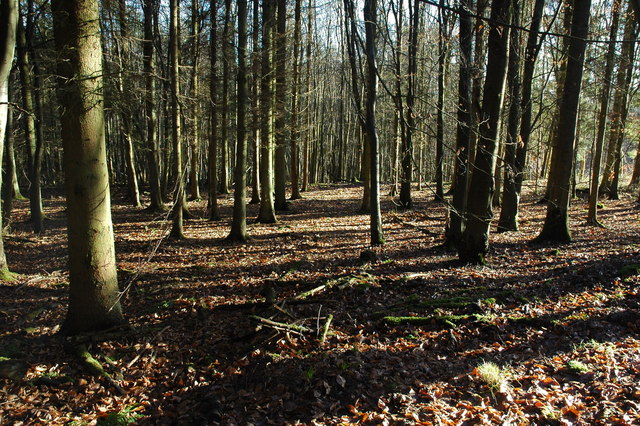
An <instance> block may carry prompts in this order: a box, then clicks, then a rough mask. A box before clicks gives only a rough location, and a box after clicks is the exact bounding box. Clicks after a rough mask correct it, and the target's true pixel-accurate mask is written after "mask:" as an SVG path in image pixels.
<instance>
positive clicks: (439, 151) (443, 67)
mask: <svg viewBox="0 0 640 426" xmlns="http://www.w3.org/2000/svg"><path fill="white" fill-rule="evenodd" d="M444 6H445V0H440V3H439V7H438V101H437V105H436V109H437V112H436V116H437V118H436V121H437V124H436V195H435V198H436V200H439V201H441V200H443V199H444V188H443V174H442V166H443V164H442V163H443V161H444V90H445V83H446V81H445V79H446V74H447V72H448V66H447V61H448V58H447V56H448V54H447V51H446V50H447V49H446V41H447V38H448V36H449V32H448V28H449V12H448V11H447V10H446V9H445V7H444Z"/></svg>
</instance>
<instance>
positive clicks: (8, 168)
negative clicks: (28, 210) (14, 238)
mask: <svg viewBox="0 0 640 426" xmlns="http://www.w3.org/2000/svg"><path fill="white" fill-rule="evenodd" d="M8 95H9V96H8V98H7V102H8V103H11V92H9V93H8ZM13 130H14V129H13V109H12V108H9V109H8V110H7V121H6V125H5V131H4V134H5V138H4V155H5V158H4V161H5V166H4V168H3V169H2V172H3V173H2V174H3V176H2V178H3V179H4V180H2V222H0V224H1V223H3V222H4V226H5V227H7V228H8V227H10V222H11V210H12V209H13V200H14V198H17V197H15V196H16V194H20V188H18V191H17V193H16V192H15V191H14V186H15V185H14V179H15V178H16V161H15V153H14V147H13V143H14V139H15V138H14V137H13ZM0 143H1V142H0ZM0 231H1V229H0Z"/></svg>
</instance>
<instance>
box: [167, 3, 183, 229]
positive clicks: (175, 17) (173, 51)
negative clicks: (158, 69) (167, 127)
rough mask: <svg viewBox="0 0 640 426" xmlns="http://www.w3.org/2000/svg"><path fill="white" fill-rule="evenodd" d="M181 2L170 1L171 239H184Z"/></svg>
mask: <svg viewBox="0 0 640 426" xmlns="http://www.w3.org/2000/svg"><path fill="white" fill-rule="evenodd" d="M179 3H180V0H171V1H170V23H169V57H170V61H169V62H170V80H171V141H172V144H173V160H174V162H173V174H174V177H175V182H176V183H175V185H176V186H175V190H174V197H173V211H172V218H173V222H172V226H171V237H172V238H175V239H183V238H184V229H183V209H184V199H185V196H184V180H185V179H184V178H185V176H184V173H183V165H182V139H181V130H182V129H181V128H182V124H181V122H180V121H181V120H180V103H179V100H178V96H179V95H180V59H179V44H180V43H179V38H180V5H179Z"/></svg>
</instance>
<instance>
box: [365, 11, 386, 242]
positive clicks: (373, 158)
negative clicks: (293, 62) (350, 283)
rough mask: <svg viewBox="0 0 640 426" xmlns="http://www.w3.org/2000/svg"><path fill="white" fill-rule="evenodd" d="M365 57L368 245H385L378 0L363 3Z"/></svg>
mask: <svg viewBox="0 0 640 426" xmlns="http://www.w3.org/2000/svg"><path fill="white" fill-rule="evenodd" d="M364 21H365V24H364V27H365V57H366V64H367V66H366V85H365V93H366V97H365V99H366V105H365V110H366V114H365V129H366V138H367V140H368V141H369V161H370V170H369V173H370V176H371V177H370V182H371V194H370V197H371V206H370V207H371V211H370V215H371V216H370V217H371V224H370V225H371V226H370V227H371V245H372V246H375V245H381V244H384V235H383V233H382V214H381V213H380V153H379V145H378V131H377V129H376V99H377V96H378V94H377V91H378V74H377V69H376V67H377V65H376V26H377V25H378V10H377V0H365V2H364Z"/></svg>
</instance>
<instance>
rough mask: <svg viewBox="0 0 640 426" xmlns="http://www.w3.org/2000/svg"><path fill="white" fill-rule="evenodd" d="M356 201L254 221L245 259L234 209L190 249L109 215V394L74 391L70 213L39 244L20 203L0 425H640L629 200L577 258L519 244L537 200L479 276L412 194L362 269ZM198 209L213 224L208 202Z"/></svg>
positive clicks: (633, 214) (93, 387)
mask: <svg viewBox="0 0 640 426" xmlns="http://www.w3.org/2000/svg"><path fill="white" fill-rule="evenodd" d="M360 194H361V189H360V188H358V187H355V186H348V185H345V186H327V187H316V188H314V189H313V190H312V191H311V192H308V193H306V194H304V196H305V198H304V199H302V200H297V201H294V202H292V203H291V204H290V209H289V211H287V212H283V213H281V214H279V222H278V223H277V224H274V225H262V224H256V223H253V222H251V223H250V224H249V225H248V230H249V234H250V235H251V237H252V238H251V240H250V241H249V242H248V243H247V244H235V243H229V242H227V241H225V236H226V235H227V233H228V230H229V222H230V220H229V218H230V215H231V199H230V197H221V199H220V203H221V213H222V216H223V218H224V220H222V221H220V222H215V223H213V222H209V221H207V220H205V219H194V220H189V221H187V222H186V226H185V229H186V234H187V237H188V238H187V239H186V240H184V241H179V242H176V241H170V240H167V239H166V238H165V236H166V234H167V231H168V226H169V225H168V223H167V222H166V221H165V220H163V219H164V218H163V217H162V216H161V215H154V214H152V213H149V212H146V211H144V210H142V209H135V208H132V207H129V206H127V205H126V204H125V203H124V202H123V201H122V200H118V199H117V198H118V197H114V198H116V200H115V202H114V206H113V218H114V223H115V234H116V250H117V253H118V267H119V278H120V281H121V288H122V289H123V290H125V292H124V294H123V298H122V304H123V310H124V312H125V314H126V317H127V319H128V321H129V324H130V325H131V326H132V330H131V331H129V332H126V333H124V332H123V333H115V334H113V335H103V336H100V337H98V338H97V339H96V341H95V342H92V343H91V344H90V345H89V350H90V351H91V353H92V354H93V355H94V356H95V358H96V359H97V360H99V361H100V362H101V363H102V365H103V366H104V368H105V369H106V371H107V372H108V373H109V374H110V377H111V378H112V379H111V380H106V379H105V378H104V377H94V376H91V375H89V374H87V373H86V372H85V371H83V370H82V369H81V367H80V364H79V363H78V362H76V360H75V359H74V358H73V357H72V356H71V355H69V354H68V353H67V352H65V350H64V346H63V340H62V338H61V337H59V336H58V335H57V334H56V333H57V331H58V330H59V325H60V323H61V322H62V320H63V318H64V314H65V309H66V303H67V288H68V277H67V272H66V263H65V262H66V240H65V239H66V233H65V219H64V210H63V204H64V200H63V198H62V197H60V196H59V195H58V196H51V197H49V198H47V199H46V200H45V210H46V214H47V215H48V218H49V219H48V220H47V223H46V225H47V231H46V233H45V234H44V235H42V236H34V235H33V234H32V233H30V232H29V224H28V223H27V219H28V205H27V203H26V202H20V203H18V204H17V206H16V210H15V212H14V213H15V214H14V219H13V225H12V231H11V233H10V234H8V235H7V236H6V239H5V241H6V242H5V246H6V251H7V257H8V260H9V263H10V266H11V269H12V270H13V271H14V272H16V273H17V274H18V276H17V279H16V280H15V281H13V282H4V283H0V294H1V297H0V356H1V357H4V358H0V363H1V362H7V361H8V360H7V358H9V361H11V360H19V361H20V362H22V363H23V365H24V367H25V368H26V374H25V375H24V376H23V377H22V378H21V379H19V380H17V381H12V380H9V379H0V423H2V424H34V423H70V424H96V423H97V424H99V425H108V424H112V425H113V424H126V423H129V422H131V423H134V422H135V423H141V424H250V423H252V424H256V425H259V424H297V423H302V424H354V423H371V424H419V423H424V424H461V423H465V422H467V424H510V423H513V424H528V423H531V424H554V423H556V424H598V423H600V424H634V423H636V422H638V419H639V418H640V380H639V378H640V336H639V335H638V331H639V330H640V299H639V293H638V291H639V287H638V284H639V283H640V275H639V272H640V224H639V222H638V221H639V210H637V209H636V206H635V204H634V198H633V197H632V196H631V195H630V194H623V196H622V200H620V201H604V205H605V206H604V208H603V209H601V211H600V218H601V220H602V221H603V222H604V223H605V224H606V225H607V228H593V227H586V226H584V221H585V216H586V204H585V201H584V200H576V201H575V202H573V206H572V213H571V216H572V223H571V228H572V233H573V237H574V241H573V242H572V243H570V244H564V245H531V244H528V242H529V241H530V240H531V239H532V238H533V237H535V236H536V234H537V232H538V231H539V229H540V227H541V224H542V220H543V218H544V213H545V206H543V205H539V204H536V203H535V201H536V199H537V198H536V197H534V196H533V195H531V194H529V195H527V196H526V197H525V198H524V200H523V203H522V207H521V220H520V225H521V231H520V232H508V233H503V234H495V233H492V235H491V250H490V253H489V255H488V257H487V261H488V265H487V266H468V265H463V264H461V263H459V262H458V261H457V257H456V256H455V254H454V253H450V252H445V251H443V250H442V249H441V247H440V245H441V244H442V242H443V228H444V224H445V214H446V208H445V206H444V205H443V204H441V203H436V202H433V201H431V200H432V193H431V192H430V191H420V192H416V193H415V200H416V203H415V208H414V209H413V210H411V211H400V210H396V208H395V206H394V205H393V203H392V202H391V200H390V199H389V197H385V199H384V202H383V219H384V228H385V237H386V240H387V243H386V244H385V245H384V246H383V247H381V248H375V249H373V252H371V251H369V250H370V247H369V246H368V240H369V239H368V217H367V216H366V215H363V214H360V213H358V212H357V210H358V207H359V197H360ZM190 208H191V210H192V212H193V213H194V214H195V215H196V216H200V217H206V214H205V210H206V202H204V201H199V202H192V203H190ZM256 209H257V207H256V206H255V205H252V206H250V207H249V215H250V216H251V217H255V215H256V212H257V210H256ZM269 289H273V290H274V292H273V293H274V294H275V297H274V303H270V301H266V300H265V297H264V295H269V293H270V290H269ZM312 289H315V292H311V293H310V294H306V295H305V294H304V293H305V292H307V291H309V290H312ZM270 299H271V298H270ZM329 318H331V321H330V323H328V319H329ZM327 324H328V327H325V326H326V325H327ZM325 328H326V330H327V333H326V338H325V339H324V341H323V342H321V340H322V337H323V334H324V330H325ZM2 360H4V361H2ZM636 424H637V423H636Z"/></svg>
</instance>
